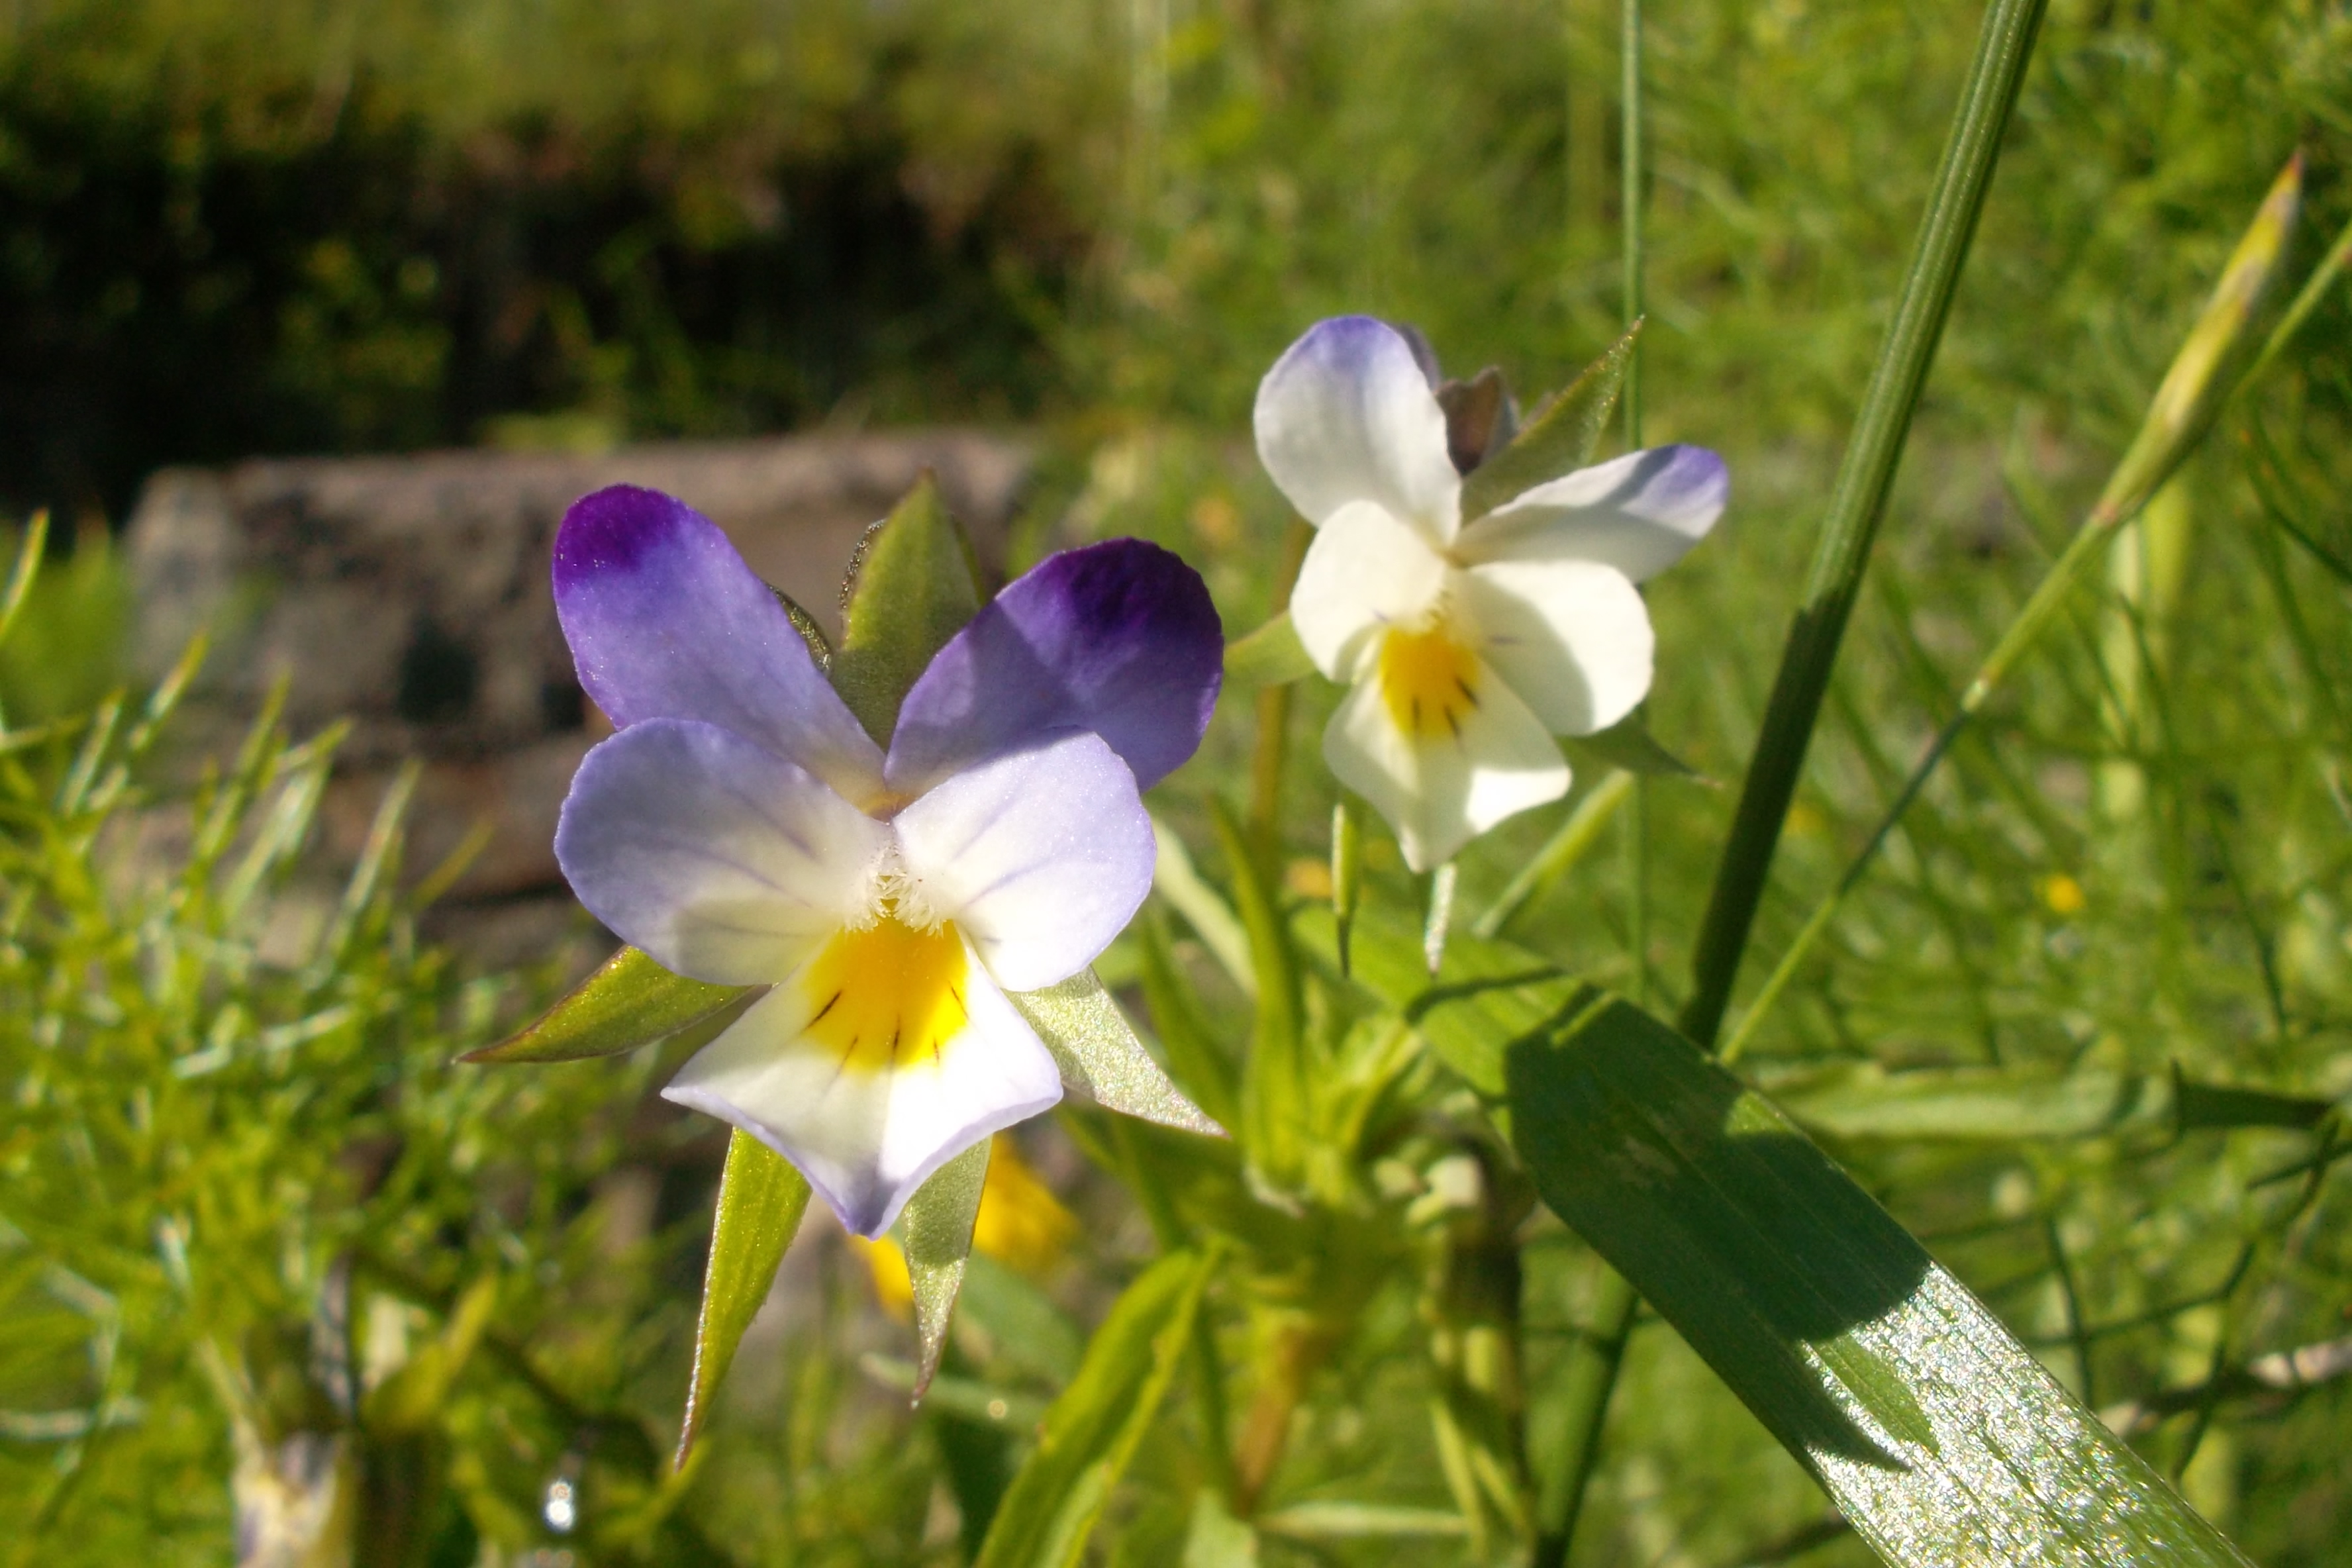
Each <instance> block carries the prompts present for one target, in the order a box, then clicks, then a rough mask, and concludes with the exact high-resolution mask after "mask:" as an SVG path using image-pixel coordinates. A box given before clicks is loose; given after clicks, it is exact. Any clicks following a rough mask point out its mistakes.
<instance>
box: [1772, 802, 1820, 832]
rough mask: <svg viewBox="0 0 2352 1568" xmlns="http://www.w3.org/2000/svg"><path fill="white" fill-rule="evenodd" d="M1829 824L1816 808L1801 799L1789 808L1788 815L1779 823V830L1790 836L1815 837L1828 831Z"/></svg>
mask: <svg viewBox="0 0 2352 1568" xmlns="http://www.w3.org/2000/svg"><path fill="white" fill-rule="evenodd" d="M1829 826H1830V825H1829V819H1828V818H1826V817H1824V816H1822V814H1821V812H1820V811H1819V810H1818V809H1816V808H1815V807H1813V806H1810V805H1806V804H1805V803H1804V802H1803V801H1799V802H1797V804H1796V805H1792V806H1790V808H1789V816H1788V818H1787V820H1786V821H1785V822H1783V823H1782V824H1781V831H1782V832H1784V833H1786V834H1788V835H1789V837H1791V838H1816V837H1820V836H1821V835H1822V834H1823V833H1826V832H1828V831H1829Z"/></svg>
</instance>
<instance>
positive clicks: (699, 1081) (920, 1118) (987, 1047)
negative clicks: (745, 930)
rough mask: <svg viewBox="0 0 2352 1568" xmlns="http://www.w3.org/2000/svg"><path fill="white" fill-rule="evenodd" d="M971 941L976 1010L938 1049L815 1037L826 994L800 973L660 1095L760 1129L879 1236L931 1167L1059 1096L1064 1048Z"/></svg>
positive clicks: (837, 1206) (848, 1216)
mask: <svg viewBox="0 0 2352 1568" xmlns="http://www.w3.org/2000/svg"><path fill="white" fill-rule="evenodd" d="M963 951H964V954H965V961H966V964H967V972H966V973H965V975H964V984H963V986H962V991H961V994H962V997H963V1000H964V1004H965V1009H966V1012H967V1014H968V1018H967V1021H966V1023H965V1025H964V1026H963V1027H962V1029H961V1030H960V1031H959V1032H958V1033H957V1034H955V1035H954V1036H952V1037H949V1038H948V1039H946V1040H945V1041H943V1042H941V1044H940V1048H939V1049H938V1050H936V1051H932V1052H922V1051H916V1052H912V1053H909V1054H908V1056H907V1057H906V1058H904V1059H900V1060H898V1061H897V1062H896V1064H895V1065H893V1066H890V1067H887V1068H868V1067H866V1066H863V1065H858V1066H845V1064H844V1062H843V1061H842V1059H841V1058H840V1057H839V1056H838V1055H837V1054H836V1053H835V1050H834V1049H833V1047H831V1046H829V1045H827V1044H826V1043H824V1041H822V1040H819V1039H816V1038H814V1037H812V1036H811V1035H810V1033H809V1026H810V1023H811V1021H812V1020H813V1019H814V1018H815V1017H817V1016H819V1014H820V1013H821V1012H822V1010H823V1007H824V1001H823V1000H822V999H813V998H812V997H811V996H810V995H809V994H808V987H807V986H806V984H803V981H804V979H805V976H804V975H795V976H794V977H793V979H792V980H791V981H788V982H787V983H785V984H782V985H779V986H777V987H776V988H775V989H774V990H773V991H772V992H770V993H769V994H767V996H766V997H765V998H764V999H762V1000H761V1002H760V1003H759V1004H758V1005H756V1006H754V1007H753V1008H752V1009H751V1011H750V1012H749V1013H746V1014H745V1015H744V1016H743V1017H742V1019H741V1020H740V1022H738V1023H737V1024H736V1026H734V1027H733V1028H731V1029H730V1030H728V1031H727V1032H726V1033H725V1034H723V1035H721V1036H719V1038H717V1039H715V1040H713V1041H712V1042H711V1043H710V1044H709V1045H708V1046H705V1047H703V1048H702V1049H701V1050H700V1051H699V1052H698V1053H696V1055H695V1056H694V1057H693V1058H692V1059H690V1060H689V1061H688V1063H687V1064H686V1066H685V1067H684V1068H681V1069H680V1070H679V1072H678V1075H677V1077H676V1078H675V1079H671V1080H670V1084H669V1087H668V1088H667V1089H663V1090H662V1097H663V1098H664V1099H666V1100H674V1101H676V1102H677V1103H678V1104H680V1105H684V1106H688V1107H690V1108H692V1109H694V1110H699V1111H702V1112H704V1113H706V1114H708V1115H710V1116H715V1117H717V1118H719V1120H720V1121H725V1122H728V1123H730V1124H731V1125H733V1126H736V1127H740V1128H741V1129H743V1131H746V1132H749V1133H751V1135H752V1136H753V1137H755V1138H757V1139H759V1140H760V1141H761V1142H763V1143H765V1144H767V1145H768V1147H770V1148H771V1149H773V1150H774V1151H775V1152H777V1153H779V1154H782V1156H783V1157H784V1158H785V1159H787V1160H790V1161H791V1162H792V1163H793V1165H794V1167H795V1168H797V1169H798V1170H799V1171H800V1173H801V1174H803V1175H804V1176H806V1177H807V1178H808V1179H809V1184H810V1185H811V1186H812V1187H814V1188H815V1189H816V1191H817V1194H818V1195H819V1196H821V1197H823V1198H824V1201H825V1202H826V1203H827V1204H829V1205H832V1207H833V1211H834V1213H835V1214H836V1215H840V1216H841V1223H842V1224H843V1225H844V1226H847V1227H848V1228H849V1229H850V1230H852V1231H855V1232H856V1234H858V1235H860V1236H865V1237H878V1236H880V1235H881V1234H882V1233H883V1232H884V1231H886V1230H887V1229H889V1228H890V1226H891V1223H892V1222H893V1221H895V1220H896V1219H897V1218H898V1211H899V1210H900V1209H902V1208H904V1207H905V1206H906V1204H907V1200H908V1198H909V1197H910V1196H911V1195H912V1194H914V1191H915V1189H916V1188H918V1187H919V1186H921V1185H922V1184H923V1183H924V1182H925V1181H926V1180H928V1179H929V1177H930V1175H931V1174H932V1173H934V1172H936V1171H938V1170H939V1169H940V1167H941V1166H943V1165H945V1164H946V1163H948V1162H949V1161H950V1160H952V1159H954V1158H955V1157H956V1156H957V1155H958V1154H961V1153H962V1152H964V1151H965V1150H967V1149H969V1148H971V1146H972V1145H973V1144H974V1143H976V1142H980V1141H981V1140H982V1139H984V1138H986V1137H988V1136H989V1135H990V1134H991V1133H992V1132H998V1131H1003V1129H1005V1128H1007V1127H1010V1126H1012V1125H1013V1124H1014V1123H1015V1122H1019V1121H1027V1120H1028V1119H1029V1118H1030V1117H1032V1116H1035V1115H1037V1114H1039V1113H1040V1112H1042V1111H1045V1110H1050V1109H1051V1108H1052V1107H1053V1105H1054V1104H1055V1102H1056V1101H1057V1100H1060V1099H1061V1097H1062V1080H1061V1075H1060V1074H1059V1073H1058V1072H1057V1071H1056V1070H1055V1066H1054V1058H1052V1057H1051V1056H1049V1055H1048V1054H1046V1050H1045V1047H1044V1046H1043V1045H1040V1044H1039V1043H1038V1040H1037V1037H1036V1034H1035V1033H1034V1031H1033V1030H1031V1028H1030V1027H1029V1026H1028V1025H1027V1024H1026V1023H1025V1022H1024V1021H1023V1019H1022V1017H1021V1016H1020V1015H1019V1014H1017V1013H1015V1012H1014V1011H1013V1007H1012V1005H1011V1004H1010V1003H1008V1002H1006V1001H1005V999H1004V995H1003V993H1002V992H1001V991H999V990H998V989H997V988H996V986H995V984H993V983H992V982H991V981H990V979H989V978H988V975H987V973H986V972H985V971H984V970H983V969H982V966H981V964H980V963H979V960H978V957H977V956H976V955H975V954H974V953H973V952H972V951H971V944H970V943H969V942H967V943H965V944H964V947H963Z"/></svg>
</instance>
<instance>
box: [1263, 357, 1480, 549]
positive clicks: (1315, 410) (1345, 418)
mask: <svg viewBox="0 0 2352 1568" xmlns="http://www.w3.org/2000/svg"><path fill="white" fill-rule="evenodd" d="M1255 424H1256V428H1257V451H1258V458H1259V460H1260V461H1262V462H1263V463H1265V471H1266V472H1267V473H1268V474H1270V475H1272V476H1273V477H1274V482H1275V483H1276V485H1278V486H1279V487H1281V489H1282V493H1283V494H1284V495H1286V496H1287V497H1289V498H1290V504H1291V505H1293V506H1295V507H1297V509H1298V510H1299V513H1300V515H1301V516H1303V517H1305V518H1306V519H1307V521H1309V522H1312V523H1317V524H1321V523H1323V522H1325V521H1328V520H1329V518H1330V516H1331V514H1332V513H1334V512H1336V511H1338V510H1339V509H1340V508H1341V507H1343V506H1345V505H1347V504H1348V503H1349V501H1358V500H1368V501H1373V502H1376V503H1377V504H1379V505H1380V506H1381V507H1383V508H1385V509H1386V510H1388V511H1389V512H1390V513H1391V515H1393V516H1395V517H1398V518H1400V519H1402V520H1403V521H1406V522H1408V523H1410V524H1412V526H1414V527H1416V528H1419V529H1421V530H1423V531H1424V532H1426V533H1427V534H1428V535H1429V537H1430V538H1431V540H1432V541H1433V542H1436V543H1439V544H1444V542H1447V541H1449V540H1451V539H1452V538H1453V537H1454V530H1455V529H1456V528H1457V527H1458V526H1460V523H1461V520H1462V477H1461V475H1460V474H1459V473H1457V472H1455V470H1454V459H1453V458H1452V457H1451V456H1449V455H1448V453H1447V451H1446V446H1445V411H1444V409H1442V408H1440V407H1439V406H1438V405H1437V398H1436V396H1435V395H1433V393H1432V392H1431V391H1430V389H1429V381H1428V378H1427V377H1426V376H1424V375H1423V374H1422V369H1421V365H1420V363H1419V362H1418V361H1417V360H1416V359H1415V358H1414V357H1413V352H1412V345H1411V344H1410V343H1408V342H1405V340H1404V338H1403V337H1402V335H1401V334H1400V333H1399V332H1398V331H1397V330H1396V329H1395V328H1393V327H1391V326H1390V325H1389V324H1388V323H1387V322H1385V321H1375V320H1373V319H1372V318H1371V317H1370V316H1339V317H1336V318H1334V319H1332V320H1330V321H1318V322H1317V323H1316V324H1315V325H1314V326H1313V327H1310V328H1309V329H1307V334H1306V336H1304V337H1302V338H1300V339H1299V340H1298V341H1297V342H1295V343H1293V344H1291V345H1290V347H1289V349H1288V350H1287V351H1286V352H1285V353H1284V354H1283V356H1282V357H1281V358H1280V359H1278V360H1276V362H1275V364H1274V368H1273V369H1272V370H1270V371H1268V372H1266V374H1265V381H1264V382H1262V383H1260V384H1259V385H1258V389H1257V412H1256V417H1255Z"/></svg>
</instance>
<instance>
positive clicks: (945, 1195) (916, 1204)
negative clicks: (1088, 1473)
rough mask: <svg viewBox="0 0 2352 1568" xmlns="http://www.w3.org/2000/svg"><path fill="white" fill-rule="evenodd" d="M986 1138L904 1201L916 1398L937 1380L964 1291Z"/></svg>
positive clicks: (983, 1181)
mask: <svg viewBox="0 0 2352 1568" xmlns="http://www.w3.org/2000/svg"><path fill="white" fill-rule="evenodd" d="M988 1142H989V1141H988V1140H987V1139H985V1138H983V1139H982V1140H981V1141H980V1142H977V1143H975V1144H973V1145H972V1146H971V1148H969V1149H966V1150H965V1151H964V1152H962V1153H961V1154H958V1155H957V1156H956V1157H955V1158H954V1159H952V1160H950V1161H949V1162H948V1163H946V1164H944V1165H941V1166H940V1168H939V1170H938V1171H937V1172H936V1173H933V1175H932V1176H931V1179H930V1180H929V1181H927V1182H925V1183H924V1184H922V1185H921V1186H919V1187H917V1188H916V1189H915V1195H914V1196H912V1197H910V1198H908V1200H907V1213H906V1238H907V1279H908V1283H909V1284H910V1285H912V1286H913V1288H914V1292H915V1340H916V1345H917V1355H918V1358H919V1359H918V1362H917V1365H916V1368H915V1397H916V1398H917V1399H920V1398H922V1397H923V1391H924V1390H925V1389H927V1388H929V1387H930V1385H931V1379H932V1378H934V1377H936V1376H938V1375H939V1371H940V1357H941V1356H943V1355H945V1354H946V1353H947V1348H948V1325H949V1324H950V1322H952V1321H954V1319H955V1304H956V1294H957V1292H959V1291H960V1290H961V1289H963V1266H964V1259H966V1258H970V1257H971V1227H972V1222H973V1221H975V1220H977V1219H978V1218H979V1217H980V1196H981V1194H982V1192H983V1191H984V1190H986V1188H987V1186H988Z"/></svg>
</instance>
